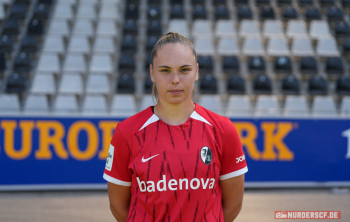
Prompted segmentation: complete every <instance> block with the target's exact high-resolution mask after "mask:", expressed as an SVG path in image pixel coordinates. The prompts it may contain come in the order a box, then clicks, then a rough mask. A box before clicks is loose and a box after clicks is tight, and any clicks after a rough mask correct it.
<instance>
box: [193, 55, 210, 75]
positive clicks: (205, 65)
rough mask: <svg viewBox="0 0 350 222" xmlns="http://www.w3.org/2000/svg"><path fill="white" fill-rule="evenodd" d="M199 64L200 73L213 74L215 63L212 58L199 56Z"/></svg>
mask: <svg viewBox="0 0 350 222" xmlns="http://www.w3.org/2000/svg"><path fill="white" fill-rule="evenodd" d="M197 63H198V65H199V71H200V72H201V71H204V72H207V73H208V72H209V73H211V72H213V68H214V62H213V59H212V58H211V57H210V56H198V58H197Z"/></svg>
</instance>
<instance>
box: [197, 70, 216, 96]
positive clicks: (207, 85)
mask: <svg viewBox="0 0 350 222" xmlns="http://www.w3.org/2000/svg"><path fill="white" fill-rule="evenodd" d="M199 88H200V93H201V94H216V93H217V91H218V87H217V81H216V78H215V77H214V76H213V75H210V74H206V75H205V76H203V78H202V79H201V80H200V87H199Z"/></svg>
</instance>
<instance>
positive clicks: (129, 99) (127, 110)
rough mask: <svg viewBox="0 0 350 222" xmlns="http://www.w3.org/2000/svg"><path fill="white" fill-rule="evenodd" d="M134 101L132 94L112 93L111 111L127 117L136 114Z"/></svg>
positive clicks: (116, 114)
mask: <svg viewBox="0 0 350 222" xmlns="http://www.w3.org/2000/svg"><path fill="white" fill-rule="evenodd" d="M136 112H137V109H136V102H135V97H134V96H133V95H128V94H124V95H114V97H113V101H112V106H111V113H112V114H113V115H115V116H123V117H124V116H125V117H129V116H132V115H134V114H136Z"/></svg>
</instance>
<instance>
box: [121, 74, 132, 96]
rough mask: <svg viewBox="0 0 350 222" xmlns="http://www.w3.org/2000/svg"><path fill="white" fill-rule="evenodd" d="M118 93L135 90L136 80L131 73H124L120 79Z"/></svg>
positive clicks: (129, 92)
mask: <svg viewBox="0 0 350 222" xmlns="http://www.w3.org/2000/svg"><path fill="white" fill-rule="evenodd" d="M117 92H118V93H124V94H133V93H134V92H135V80H134V77H133V76H132V75H130V74H127V73H123V74H122V75H120V77H119V79H118V87H117Z"/></svg>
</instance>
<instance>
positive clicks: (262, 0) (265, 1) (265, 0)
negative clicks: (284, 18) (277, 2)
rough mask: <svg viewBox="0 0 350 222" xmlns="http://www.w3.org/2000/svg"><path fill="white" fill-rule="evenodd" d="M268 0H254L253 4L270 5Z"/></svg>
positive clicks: (259, 5)
mask: <svg viewBox="0 0 350 222" xmlns="http://www.w3.org/2000/svg"><path fill="white" fill-rule="evenodd" d="M270 3H271V2H270V0H255V4H256V5H257V6H258V7H261V6H269V5H270Z"/></svg>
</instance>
